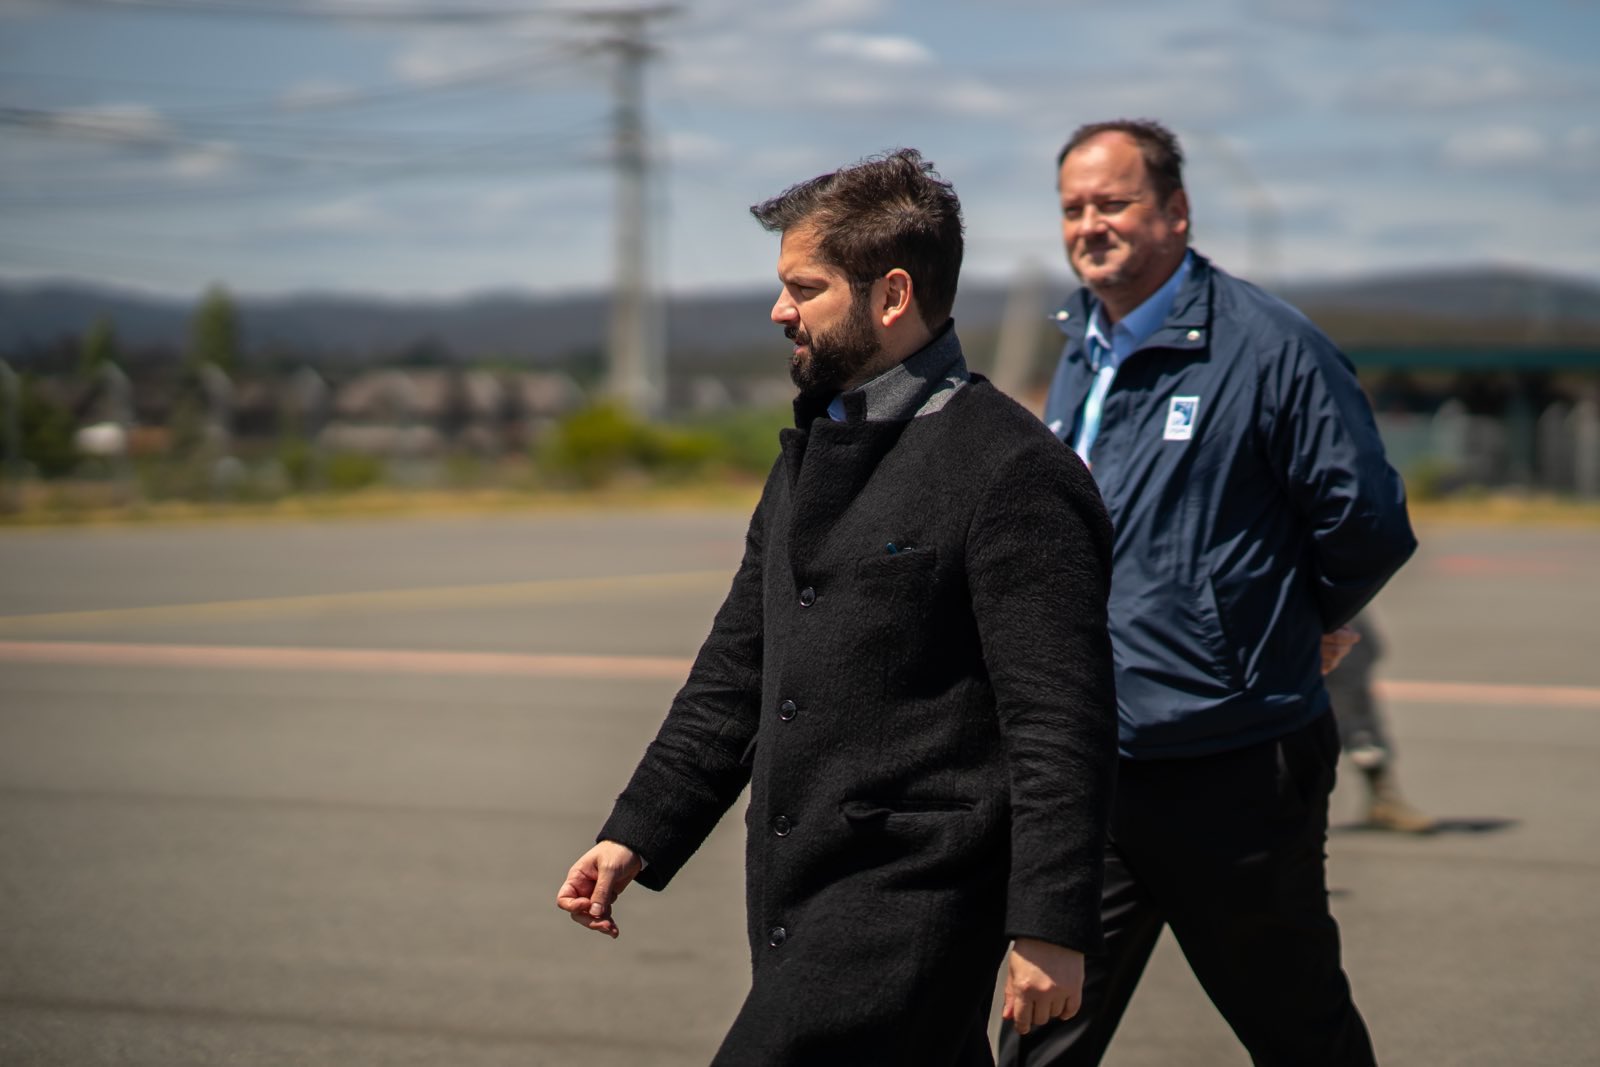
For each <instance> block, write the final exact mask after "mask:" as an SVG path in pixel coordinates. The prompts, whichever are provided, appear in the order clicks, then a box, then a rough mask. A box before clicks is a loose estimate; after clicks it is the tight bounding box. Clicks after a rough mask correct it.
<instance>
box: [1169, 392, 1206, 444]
mask: <svg viewBox="0 0 1600 1067" xmlns="http://www.w3.org/2000/svg"><path fill="white" fill-rule="evenodd" d="M1199 408H1200V398H1199V397H1197V396H1175V397H1173V398H1172V402H1171V406H1169V407H1168V408H1167V432H1166V433H1164V434H1162V435H1161V439H1162V440H1163V441H1187V440H1189V439H1190V438H1191V437H1193V436H1194V416H1195V413H1196V412H1197V411H1198V410H1199Z"/></svg>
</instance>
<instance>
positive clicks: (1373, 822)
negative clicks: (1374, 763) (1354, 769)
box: [1363, 767, 1438, 834]
mask: <svg viewBox="0 0 1600 1067" xmlns="http://www.w3.org/2000/svg"><path fill="white" fill-rule="evenodd" d="M1363 773H1365V774H1366V776H1367V789H1368V792H1369V794H1370V797H1371V799H1370V800H1369V801H1368V804H1367V825H1368V826H1369V827H1371V828H1372V829H1374V830H1389V831H1392V832H1393V833H1397V834H1431V833H1433V831H1434V830H1436V829H1438V824H1437V823H1435V822H1434V820H1433V817H1432V816H1430V815H1425V814H1423V813H1422V812H1420V811H1418V810H1417V809H1416V808H1413V807H1412V806H1411V805H1410V804H1407V803H1406V800H1405V798H1404V797H1402V796H1401V795H1400V787H1399V786H1398V785H1396V784H1395V780H1394V775H1393V774H1392V773H1391V772H1390V770H1389V768H1388V767H1372V768H1368V769H1366V770H1364V772H1363Z"/></svg>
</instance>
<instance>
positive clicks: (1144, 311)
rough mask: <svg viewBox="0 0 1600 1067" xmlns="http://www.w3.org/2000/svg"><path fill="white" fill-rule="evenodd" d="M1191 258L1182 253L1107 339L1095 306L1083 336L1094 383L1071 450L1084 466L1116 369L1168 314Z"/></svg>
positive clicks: (1103, 318) (1101, 308)
mask: <svg viewBox="0 0 1600 1067" xmlns="http://www.w3.org/2000/svg"><path fill="white" fill-rule="evenodd" d="M1192 258H1193V253H1192V252H1186V253H1184V256H1183V261H1182V262H1181V263H1179V264H1178V269H1177V270H1175V271H1173V272H1172V277H1170V278H1168V279H1167V280H1166V282H1164V283H1163V284H1162V286H1161V288H1159V289H1157V290H1156V291H1155V292H1153V293H1151V294H1150V296H1149V298H1148V299H1146V300H1145V302H1144V303H1142V304H1140V305H1139V306H1138V307H1136V308H1134V309H1133V310H1132V311H1130V312H1128V313H1127V314H1126V315H1124V316H1123V317H1122V321H1121V322H1119V323H1117V324H1116V325H1115V326H1113V327H1112V328H1111V336H1110V337H1109V338H1108V337H1107V336H1106V312H1105V305H1103V304H1099V303H1096V304H1095V306H1094V311H1093V312H1092V313H1091V314H1090V316H1089V325H1088V327H1087V328H1086V329H1085V330H1084V335H1083V342H1084V349H1085V351H1086V352H1087V353H1088V356H1089V366H1091V367H1093V368H1094V372H1095V377H1094V384H1093V385H1092V386H1090V387H1089V398H1088V399H1087V400H1085V401H1084V402H1083V420H1082V422H1080V423H1079V428H1078V439H1077V440H1076V441H1074V442H1073V444H1072V450H1073V451H1074V452H1076V453H1077V454H1078V458H1079V459H1081V460H1083V461H1084V462H1085V463H1088V462H1089V451H1090V449H1092V448H1093V447H1094V439H1095V437H1096V436H1097V435H1098V434H1099V433H1100V415H1101V412H1102V411H1103V410H1104V408H1105V402H1106V394H1107V393H1109V392H1110V391H1111V382H1112V381H1113V380H1114V379H1115V378H1116V376H1117V368H1118V367H1120V366H1122V361H1123V360H1125V359H1127V358H1128V357H1129V356H1130V355H1132V354H1133V353H1134V352H1137V351H1138V350H1139V346H1140V345H1142V344H1144V343H1145V342H1146V341H1148V340H1149V339H1150V335H1151V334H1153V333H1155V332H1156V331H1157V330H1158V329H1160V328H1161V324H1162V323H1163V322H1165V321H1166V320H1167V316H1168V315H1169V314H1171V313H1172V301H1173V299H1174V298H1176V297H1177V295H1178V289H1179V288H1180V287H1181V286H1182V285H1183V280H1184V279H1185V278H1187V277H1188V276H1189V261H1190V260H1191V259H1192Z"/></svg>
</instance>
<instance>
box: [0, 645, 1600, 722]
mask: <svg viewBox="0 0 1600 1067" xmlns="http://www.w3.org/2000/svg"><path fill="white" fill-rule="evenodd" d="M0 663H36V664H37V663H44V664H52V663H54V664H75V665H81V666H100V667H169V668H171V667H210V668H218V669H224V670H257V671H259V670H267V671H272V670H321V671H341V672H356V673H367V674H445V675H483V676H496V675H499V676H516V677H524V678H573V679H588V680H599V681H606V680H611V679H621V680H635V681H637V680H648V681H662V680H665V681H679V680H682V679H683V678H684V677H685V676H686V675H687V674H688V673H689V667H690V665H691V663H692V661H691V660H689V659H679V658H676V657H672V656H591V655H581V654H576V653H574V654H547V653H521V652H439V651H426V650H416V651H412V650H407V649H392V648H281V647H271V646H262V645H250V646H246V645H158V644H112V643H105V642H91V641H0ZM1374 688H1375V689H1376V691H1377V695H1378V696H1380V697H1382V698H1383V699H1386V700H1402V701H1407V702H1409V703H1416V704H1493V705H1499V706H1505V707H1516V706H1524V707H1545V708H1591V709H1594V710H1597V711H1600V687H1584V686H1556V685H1495V684H1480V683H1476V682H1431V681H1404V680H1398V679H1389V680H1385V681H1380V682H1377V683H1375V684H1374Z"/></svg>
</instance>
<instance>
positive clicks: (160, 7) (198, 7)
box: [55, 0, 584, 25]
mask: <svg viewBox="0 0 1600 1067" xmlns="http://www.w3.org/2000/svg"><path fill="white" fill-rule="evenodd" d="M55 3H56V6H58V7H81V8H94V9H99V10H102V11H125V12H152V13H157V12H160V13H171V14H185V15H204V16H219V17H231V18H247V19H270V20H306V19H315V20H334V21H339V22H370V23H389V24H400V25H403V24H407V23H434V24H450V23H455V24H485V23H495V22H518V21H523V20H526V19H538V18H570V17H572V16H573V15H575V14H583V13H584V12H581V11H578V10H576V9H572V8H559V7H547V6H538V7H528V6H525V5H524V6H520V7H505V6H489V7H482V6H479V7H466V6H458V5H449V6H445V5H439V4H434V5H426V4H389V5H385V6H383V7H378V6H376V5H370V4H357V3H325V2H317V3H304V4H272V3H255V2H241V3H225V2H222V0H55Z"/></svg>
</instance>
